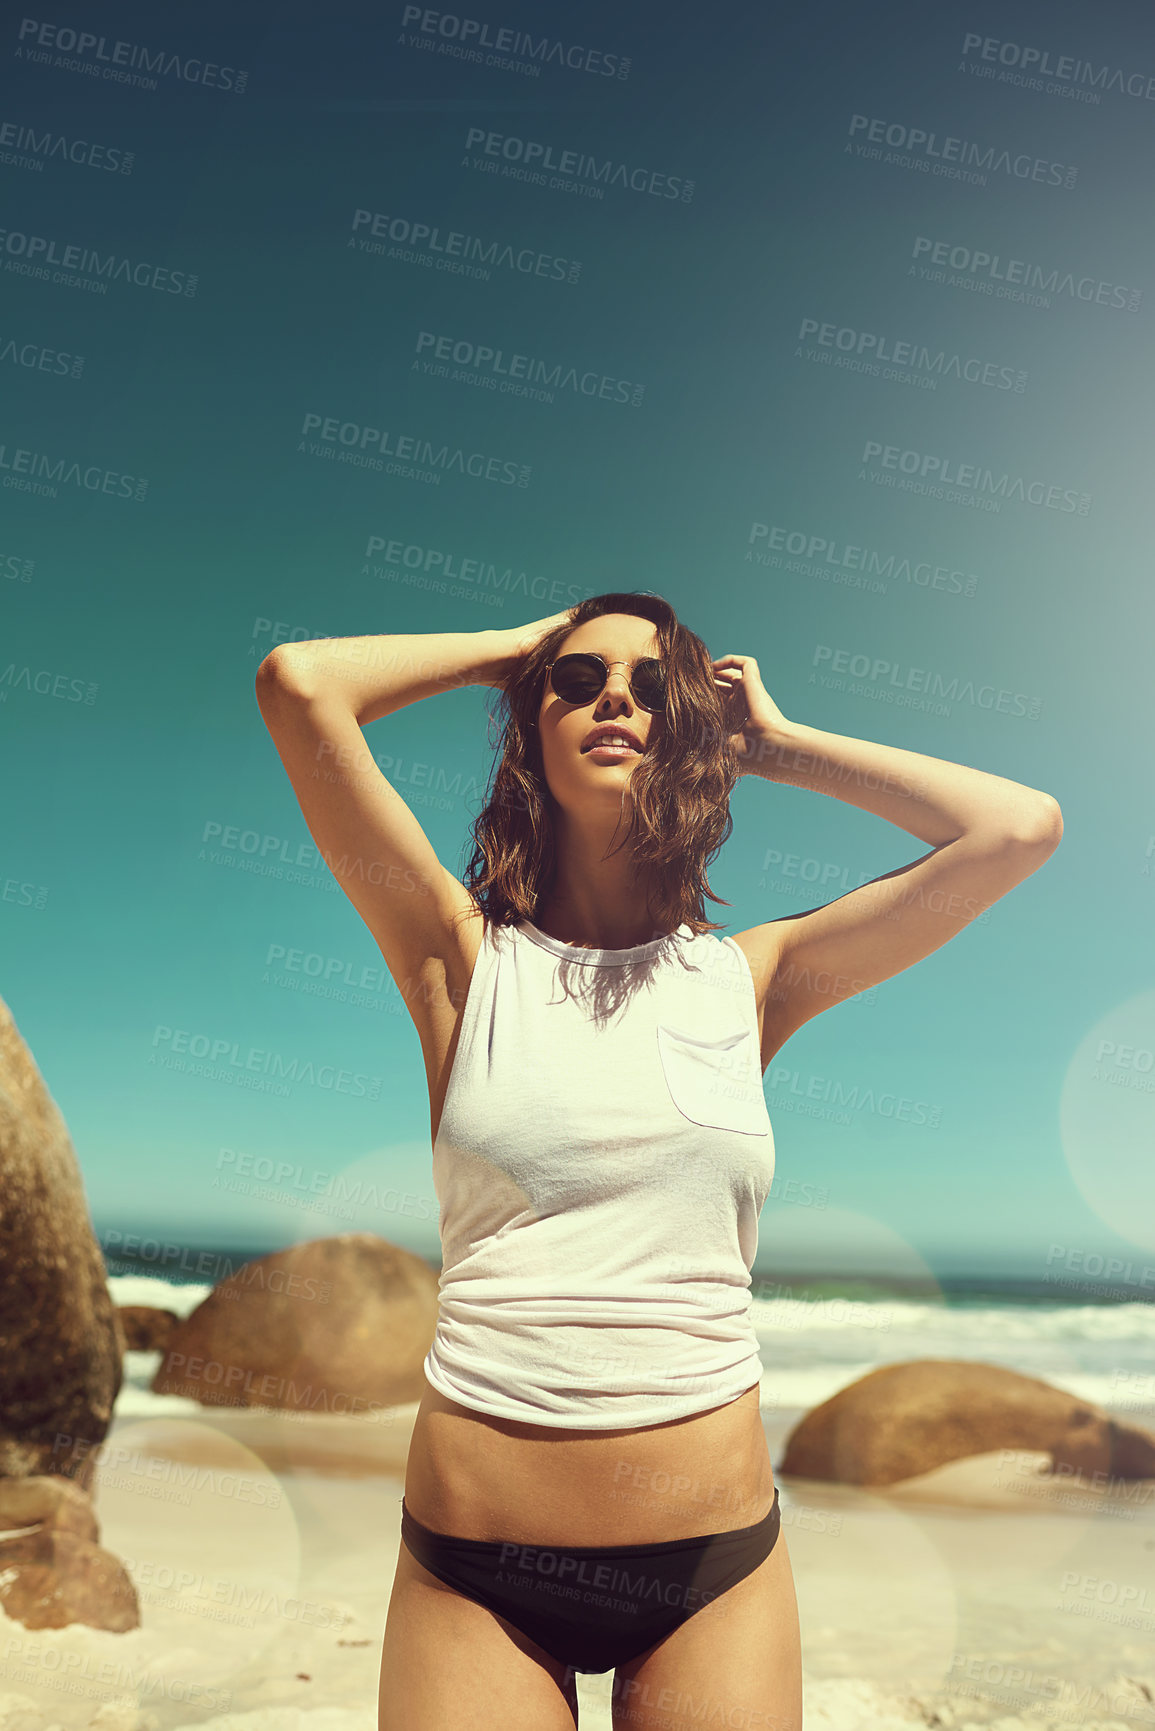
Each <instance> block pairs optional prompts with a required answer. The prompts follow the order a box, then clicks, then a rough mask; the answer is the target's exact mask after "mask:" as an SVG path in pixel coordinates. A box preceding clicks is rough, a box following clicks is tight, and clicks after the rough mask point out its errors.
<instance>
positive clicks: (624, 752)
mask: <svg viewBox="0 0 1155 1731" xmlns="http://www.w3.org/2000/svg"><path fill="white" fill-rule="evenodd" d="M639 755H640V753H639V752H638V749H637V747H636V746H633V745H591V746H590V748H589V750H588V751H587V752H586V756H587V757H604V758H605V759H606V760H607V761H608V762H613V761H614V759H616V758H619V757H638V756H639Z"/></svg>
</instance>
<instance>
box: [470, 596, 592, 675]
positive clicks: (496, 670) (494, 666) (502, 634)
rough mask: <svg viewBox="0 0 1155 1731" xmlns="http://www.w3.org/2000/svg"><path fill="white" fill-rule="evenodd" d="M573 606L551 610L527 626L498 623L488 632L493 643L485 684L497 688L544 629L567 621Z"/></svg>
mask: <svg viewBox="0 0 1155 1731" xmlns="http://www.w3.org/2000/svg"><path fill="white" fill-rule="evenodd" d="M572 611H573V609H572V608H569V607H567V608H565V609H563V611H562V612H561V613H551V614H549V615H548V616H547V617H546V618H545V619H535V620H534V621H533V622H532V624H530V625H499V626H497V627H495V628H494V629H492V630H490V631H489V632H487V634H486V635H487V636H488V637H489V638H490V639H491V640H492V643H493V658H492V661H491V662H490V663H489V665H488V666H487V668H486V678H485V681H484V683H485V684H486V685H493V686H497V687H498V688H500V687H501V686H502V685H503V684H504V683H505V681H506V680H507V679H508V678H509V676H510V674H511V673H512V672H513V670H514V668H515V667H516V666H517V664H518V662H519V661H524V660H525V657H526V656H527V655H528V654H529V652H530V650H531V649H533V648H534V647H535V646H536V645H537V644H538V643H540V642H541V639H542V638H543V637H544V636H545V635H546V633H547V632H549V631H553V630H554V629H555V627H557V626H558V625H565V624H567V623H568V621H569V617H570V614H571V613H572Z"/></svg>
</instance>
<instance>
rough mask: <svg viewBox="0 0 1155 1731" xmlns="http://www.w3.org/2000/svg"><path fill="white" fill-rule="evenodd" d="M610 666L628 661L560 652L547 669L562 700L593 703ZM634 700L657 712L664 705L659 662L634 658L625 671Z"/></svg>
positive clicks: (662, 670)
mask: <svg viewBox="0 0 1155 1731" xmlns="http://www.w3.org/2000/svg"><path fill="white" fill-rule="evenodd" d="M611 667H630V664H629V662H628V661H611V662H610V663H609V664H608V665H607V664H606V662H605V661H603V660H602V658H601V656H600V655H578V654H574V655H561V656H559V657H558V659H557V660H556V661H551V662H550V664H549V666H548V667H547V668H546V673H547V675H548V677H549V684H550V688H551V690H552V691H553V692H554V694H555V696H557V697H560V698H561V700H562V702H563V703H579V704H581V703H592V702H593V701H594V699H595V698H598V697H600V696H601V694H602V692H603V691H604V690H605V688H606V684H607V682H608V680H609V677H610V668H611ZM627 678H628V681H629V687H630V691H631V693H632V694H633V697H634V700H635V701H636V702H637V703H640V704H641V706H642V708H643V709H646V710H649V711H650V713H651V714H656V713H657V712H658V711H660V710H662V709H664V708H665V706H666V669H665V667H664V666H663V665H662V663H661V662H660V661H654V660H652V659H650V658H648V657H647V659H645V660H643V661H636V662H635V663H634V665H633V667H632V668H630V671H629V673H628V674H627Z"/></svg>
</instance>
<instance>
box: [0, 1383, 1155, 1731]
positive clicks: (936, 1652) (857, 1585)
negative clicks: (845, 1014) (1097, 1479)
mask: <svg viewBox="0 0 1155 1731" xmlns="http://www.w3.org/2000/svg"><path fill="white" fill-rule="evenodd" d="M174 1408H177V1409H179V1410H173V1411H171V1412H169V1413H167V1414H163V1415H161V1416H156V1414H155V1404H154V1406H153V1409H152V1411H151V1413H150V1414H149V1415H147V1416H141V1417H134V1416H132V1413H131V1409H130V1410H129V1411H126V1412H121V1410H120V1408H119V1407H118V1416H117V1419H116V1421H115V1423H114V1426H113V1430H112V1432H111V1434H110V1437H109V1439H108V1441H107V1443H106V1444H105V1447H104V1449H103V1451H102V1454H101V1466H100V1469H99V1479H98V1486H97V1492H96V1508H97V1512H98V1515H99V1518H100V1521H101V1529H102V1530H101V1537H102V1543H103V1544H104V1545H105V1546H106V1548H107V1549H109V1550H110V1551H112V1552H113V1553H114V1554H116V1555H117V1556H119V1557H120V1558H121V1559H122V1560H123V1561H124V1562H125V1564H126V1566H127V1567H128V1568H129V1572H130V1574H131V1576H132V1578H133V1580H134V1582H135V1583H136V1586H137V1591H138V1594H139V1597H140V1602H141V1618H142V1627H141V1628H140V1629H137V1630H135V1631H133V1632H131V1633H129V1634H125V1635H113V1634H108V1633H105V1632H102V1631H100V1630H96V1629H90V1628H87V1627H85V1626H83V1625H80V1624H73V1625H71V1626H70V1627H69V1628H67V1629H63V1630H55V1631H43V1632H35V1631H28V1630H25V1629H24V1628H23V1627H22V1626H21V1625H20V1624H18V1623H15V1622H13V1621H12V1620H10V1619H9V1618H7V1617H4V1616H3V1614H2V1613H0V1653H3V1664H2V1666H0V1670H2V1672H3V1681H2V1682H0V1731H72V1728H73V1727H88V1726H91V1727H98V1728H100V1731H181V1728H184V1727H191V1726H194V1725H199V1726H203V1727H205V1731H376V1698H377V1678H378V1672H379V1668H380V1651H381V1636H382V1630H383V1628H384V1622H385V1614H386V1609H387V1606H388V1600H389V1594H390V1590H391V1587H392V1583H393V1573H394V1569H395V1567H396V1562H397V1553H398V1547H399V1543H400V1520H401V1490H402V1476H401V1475H402V1473H403V1471H404V1461H405V1455H406V1451H407V1448H408V1441H409V1434H410V1430H411V1426H412V1421H413V1416H414V1414H415V1412H416V1407H415V1406H410V1407H405V1408H398V1409H396V1410H395V1411H394V1412H393V1413H390V1414H386V1415H382V1418H383V1421H384V1422H381V1421H374V1420H367V1419H343V1418H331V1417H323V1416H322V1417H301V1416H297V1415H290V1414H268V1413H259V1412H244V1411H239V1410H235V1409H220V1410H212V1409H205V1410H200V1409H193V1408H192V1406H191V1403H183V1402H182V1403H174ZM765 1417H766V1422H767V1433H768V1436H769V1439H770V1449H771V1458H772V1459H777V1458H778V1457H779V1455H780V1453H781V1447H782V1440H783V1438H784V1436H785V1434H786V1432H787V1430H789V1428H790V1427H791V1425H792V1424H793V1423H794V1422H795V1420H796V1418H797V1417H798V1414H797V1413H796V1412H775V1413H773V1414H769V1413H768V1414H766V1415H765ZM1045 1459H1046V1457H1045V1456H1041V1455H1040V1456H1033V1457H1017V1458H1015V1459H1013V1460H1010V1461H1008V1460H1006V1459H1004V1458H1002V1457H1000V1456H999V1455H998V1454H993V1455H984V1456H977V1457H973V1458H972V1459H970V1460H968V1461H962V1462H956V1463H954V1464H953V1465H952V1466H949V1467H945V1468H942V1469H940V1470H939V1471H938V1472H936V1473H931V1474H927V1475H925V1477H924V1478H922V1479H919V1480H910V1481H907V1483H906V1484H905V1485H904V1486H901V1487H898V1488H896V1489H895V1490H893V1491H889V1492H886V1493H879V1492H875V1493H868V1492H863V1491H860V1490H857V1489H853V1488H851V1487H847V1486H836V1485H828V1484H818V1483H816V1482H809V1483H807V1482H803V1481H801V1480H797V1479H792V1480H785V1479H781V1478H780V1481H779V1482H780V1492H781V1507H782V1514H783V1531H784V1533H785V1535H786V1540H787V1543H788V1545H789V1550H790V1556H791V1561H792V1565H793V1569H794V1577H795V1582H796V1584H797V1588H798V1597H799V1607H800V1613H801V1619H802V1633H803V1651H804V1662H805V1683H806V1727H807V1731H860V1728H862V1731H865V1727H871V1731H915V1728H920V1731H921V1728H922V1727H925V1726H927V1725H930V1724H937V1725H939V1726H941V1727H949V1728H950V1731H967V1728H968V1727H977V1726H991V1725H993V1726H995V1727H997V1728H998V1731H1026V1728H1027V1727H1030V1731H1050V1728H1052V1727H1063V1728H1064V1731H1067V1728H1069V1727H1071V1726H1077V1727H1080V1728H1081V1731H1124V1728H1126V1731H1136V1728H1138V1727H1152V1728H1155V1481H1147V1482H1146V1483H1145V1484H1143V1485H1141V1486H1134V1487H1131V1488H1130V1490H1131V1494H1130V1495H1127V1494H1124V1495H1122V1496H1119V1495H1112V1494H1111V1493H1110V1492H1109V1491H1106V1490H1104V1489H1103V1488H1102V1487H1101V1486H1100V1487H1096V1486H1092V1485H1089V1484H1087V1483H1086V1482H1081V1483H1072V1482H1071V1481H1060V1482H1058V1483H1055V1482H1052V1481H1046V1482H1045V1481H1043V1480H1042V1479H1040V1477H1039V1469H1040V1468H1041V1467H1042V1465H1043V1463H1044V1462H1045ZM1123 1489H1124V1491H1126V1489H1127V1487H1123ZM1088 1583H1090V1584H1089V1585H1088ZM1124 1618H1131V1619H1132V1622H1131V1623H1127V1622H1125V1621H1123V1620H1122V1619H1124ZM611 1684H612V1674H609V1673H607V1674H606V1675H604V1676H600V1677H582V1678H581V1679H580V1680H579V1686H578V1687H579V1700H580V1704H581V1723H582V1727H583V1731H610V1712H609V1698H610V1689H611ZM1144 1691H1146V1693H1144ZM936 1713H937V1718H936V1717H935V1714H936Z"/></svg>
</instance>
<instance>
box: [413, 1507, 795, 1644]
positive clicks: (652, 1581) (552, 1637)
mask: <svg viewBox="0 0 1155 1731" xmlns="http://www.w3.org/2000/svg"><path fill="white" fill-rule="evenodd" d="M781 1525H782V1519H781V1513H780V1511H779V1507H778V1490H777V1487H775V1490H774V1501H773V1503H772V1504H771V1506H770V1511H769V1513H768V1514H767V1515H766V1516H765V1517H764V1518H763V1519H762V1520H760V1521H757V1522H755V1524H754V1525H753V1526H752V1527H738V1528H736V1529H735V1530H734V1531H733V1532H729V1533H705V1534H703V1535H702V1536H701V1537H699V1538H693V1539H670V1540H667V1541H664V1542H663V1543H661V1544H656V1545H584V1546H582V1545H577V1546H575V1545H566V1546H561V1545H548V1546H547V1545H523V1544H520V1543H518V1542H516V1541H505V1542H503V1541H501V1540H491V1539H457V1538H453V1537H452V1536H451V1535H450V1534H448V1533H435V1532H432V1531H431V1530H430V1528H428V1527H423V1526H422V1525H421V1522H420V1521H418V1520H415V1519H414V1517H413V1516H412V1515H411V1514H410V1513H409V1510H408V1509H407V1508H406V1506H405V1499H404V1497H402V1499H401V1537H402V1539H403V1540H404V1542H405V1544H406V1546H407V1547H408V1549H409V1550H410V1551H411V1553H412V1554H413V1556H415V1557H416V1558H417V1561H418V1562H419V1563H420V1564H421V1565H422V1566H423V1567H424V1568H426V1569H428V1570H429V1573H430V1574H431V1575H436V1577H437V1579H438V1580H439V1581H443V1582H444V1583H445V1585H446V1586H447V1587H454V1588H455V1589H456V1590H457V1592H459V1593H464V1594H465V1596H466V1598H469V1599H475V1600H476V1601H477V1603H478V1604H479V1605H485V1606H486V1607H487V1609H489V1610H491V1611H493V1612H495V1613H496V1615H497V1616H499V1617H504V1618H505V1620H506V1621H507V1622H509V1623H512V1624H513V1625H514V1626H515V1627H516V1628H518V1629H520V1630H521V1631H522V1633H523V1634H525V1635H528V1637H529V1639H530V1640H531V1641H535V1642H536V1643H537V1645H538V1646H539V1647H542V1648H544V1650H545V1651H546V1652H547V1653H548V1654H549V1655H550V1657H551V1658H552V1659H556V1660H557V1662H558V1663H559V1664H562V1665H567V1666H569V1667H570V1669H571V1670H574V1671H590V1672H593V1671H609V1670H612V1669H613V1668H614V1667H615V1666H617V1665H624V1664H626V1663H627V1662H628V1661H629V1660H631V1659H636V1658H637V1657H638V1656H639V1655H640V1654H641V1653H644V1652H645V1651H646V1649H647V1648H648V1647H652V1646H654V1644H655V1643H656V1642H658V1641H662V1640H664V1639H665V1638H666V1636H667V1635H671V1634H673V1632H674V1630H675V1629H677V1628H678V1627H680V1625H681V1624H682V1623H684V1622H686V1621H687V1619H688V1618H690V1617H692V1616H693V1615H694V1612H695V1611H700V1610H701V1609H702V1607H703V1606H704V1605H707V1604H709V1602H710V1601H711V1600H712V1599H716V1598H718V1596H719V1595H720V1594H722V1593H724V1592H725V1591H726V1590H727V1588H729V1587H734V1586H737V1584H738V1582H739V1581H742V1580H744V1579H745V1578H746V1576H747V1575H750V1574H753V1572H754V1570H755V1569H756V1568H757V1567H758V1565H759V1564H760V1563H762V1562H764V1561H765V1559H766V1558H767V1557H768V1556H769V1555H770V1552H771V1551H772V1550H773V1549H774V1544H775V1541H776V1539H777V1537H778V1533H779V1531H780V1529H781Z"/></svg>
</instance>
